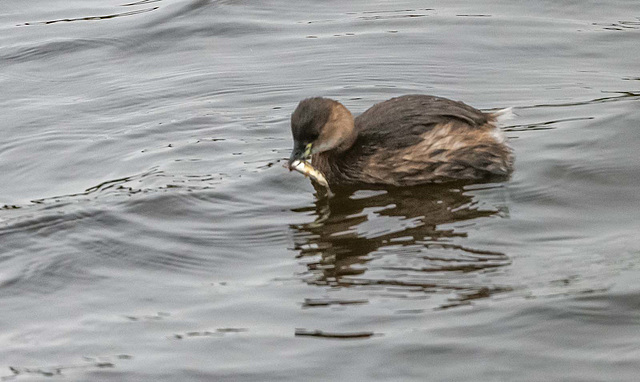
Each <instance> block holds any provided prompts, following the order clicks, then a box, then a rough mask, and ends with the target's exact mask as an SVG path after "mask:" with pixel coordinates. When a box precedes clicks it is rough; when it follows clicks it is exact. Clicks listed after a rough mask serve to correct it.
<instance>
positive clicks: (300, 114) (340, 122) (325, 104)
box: [289, 97, 356, 164]
mask: <svg viewBox="0 0 640 382" xmlns="http://www.w3.org/2000/svg"><path fill="white" fill-rule="evenodd" d="M291 133H292V134H293V151H292V152H291V157H290V158H289V164H291V163H292V162H293V161H295V160H297V159H299V160H304V159H308V158H309V157H311V155H312V154H318V153H321V152H325V151H330V150H336V151H337V152H341V151H344V150H346V149H348V148H349V147H351V145H353V142H354V141H355V138H356V133H355V130H354V125H353V116H352V115H351V113H350V112H349V110H347V108H346V107H344V106H343V105H342V104H341V103H340V102H338V101H334V100H332V99H329V98H322V97H314V98H307V99H305V100H302V101H300V103H299V104H298V107H297V108H296V110H295V111H294V112H293V114H292V115H291Z"/></svg>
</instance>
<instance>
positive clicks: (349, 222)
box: [291, 184, 511, 308]
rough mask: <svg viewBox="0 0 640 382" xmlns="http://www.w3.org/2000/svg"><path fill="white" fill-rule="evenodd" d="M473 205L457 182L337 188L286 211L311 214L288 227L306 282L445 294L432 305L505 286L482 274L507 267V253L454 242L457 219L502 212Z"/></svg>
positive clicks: (490, 292)
mask: <svg viewBox="0 0 640 382" xmlns="http://www.w3.org/2000/svg"><path fill="white" fill-rule="evenodd" d="M499 191H500V190H498V192H499ZM478 207H479V206H478V203H477V202H475V201H474V198H473V196H472V195H469V192H465V190H464V185H457V186H456V185H451V184H448V185H431V186H428V187H412V188H399V189H385V190H368V191H357V192H354V191H347V192H341V193H339V194H338V195H336V196H335V197H334V198H318V199H317V200H316V201H315V203H314V205H313V206H309V207H304V208H299V209H294V210H293V211H295V212H300V213H311V214H313V215H315V216H316V219H315V220H314V221H313V222H310V223H305V224H296V225H291V228H292V230H293V232H294V235H293V236H294V248H295V250H297V251H299V255H298V258H300V259H303V261H304V263H305V264H306V267H307V272H305V274H304V275H303V277H304V278H305V281H306V282H307V283H309V284H314V285H325V286H333V287H351V286H360V287H374V288H383V289H385V288H386V289H387V290H390V289H394V290H395V289H400V290H402V291H404V292H407V291H418V292H426V293H439V292H451V293H453V294H454V297H452V298H449V300H448V303H447V304H445V305H441V306H440V308H447V307H453V306H459V305H463V304H469V303H470V301H471V300H474V299H478V298H486V297H490V296H491V295H493V294H495V293H498V292H502V291H507V290H511V288H509V287H503V286H496V285H492V284H491V283H490V281H489V280H488V277H482V276H483V275H485V276H486V275H487V274H490V273H491V272H492V271H495V270H497V269H500V268H502V267H505V266H507V265H509V264H510V259H509V257H508V256H506V255H505V254H503V253H500V252H496V251H491V250H482V249H475V248H470V247H467V246H464V245H460V244H459V242H460V238H463V240H464V238H465V237H466V236H467V234H466V232H463V231H461V229H463V228H460V227H459V225H464V224H469V225H473V222H474V220H476V219H479V218H486V217H490V216H499V215H505V214H507V212H508V211H507V210H506V207H497V208H492V209H486V208H483V209H480V208H478ZM452 224H455V225H457V228H455V229H454V228H451V227H452ZM474 276H477V277H474Z"/></svg>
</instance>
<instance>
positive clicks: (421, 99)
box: [289, 95, 513, 187]
mask: <svg viewBox="0 0 640 382" xmlns="http://www.w3.org/2000/svg"><path fill="white" fill-rule="evenodd" d="M499 114H500V113H499V112H498V113H484V112H482V111H480V110H477V109H475V108H473V107H471V106H468V105H466V104H464V103H462V102H457V101H452V100H449V99H446V98H441V97H434V96H427V95H405V96H402V97H397V98H392V99H390V100H387V101H384V102H381V103H378V104H376V105H374V106H373V107H371V108H370V109H368V110H367V111H365V112H364V113H362V114H361V115H359V116H357V117H356V118H355V119H354V118H353V116H352V115H351V113H350V112H349V110H348V109H347V108H346V107H344V106H343V105H342V104H341V103H340V102H337V101H334V100H332V99H328V98H322V97H315V98H307V99H305V100H303V101H301V102H300V104H298V107H297V108H296V110H295V111H294V112H293V114H292V115H291V132H292V134H293V140H294V146H293V152H292V153H291V158H290V159H289V166H290V168H291V165H292V163H294V162H296V161H299V160H305V159H308V158H311V162H312V165H313V167H314V168H315V169H316V170H318V171H320V172H321V173H322V174H323V175H324V177H325V178H326V180H327V182H328V183H329V185H330V186H331V187H333V186H348V185H358V184H365V185H366V184H368V185H391V186H413V185H418V184H423V183H441V182H447V181H455V180H480V179H486V178H489V177H493V176H499V177H506V176H508V175H509V174H510V173H511V172H512V171H513V154H512V151H511V148H509V146H507V145H506V143H505V139H504V136H503V135H502V132H501V131H500V130H499V129H498V127H497V126H496V121H497V118H498V116H499ZM296 163H297V162H296Z"/></svg>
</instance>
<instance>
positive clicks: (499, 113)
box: [490, 107, 516, 125]
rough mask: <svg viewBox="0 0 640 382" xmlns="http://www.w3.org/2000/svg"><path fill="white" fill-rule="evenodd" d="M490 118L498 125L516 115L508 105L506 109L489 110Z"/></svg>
mask: <svg viewBox="0 0 640 382" xmlns="http://www.w3.org/2000/svg"><path fill="white" fill-rule="evenodd" d="M490 115H491V118H493V120H494V121H496V122H497V123H498V124H499V125H503V124H504V123H505V122H507V121H509V120H512V119H514V118H515V117H516V113H514V112H513V108H512V107H508V108H506V109H500V110H496V111H494V112H491V114H490Z"/></svg>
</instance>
